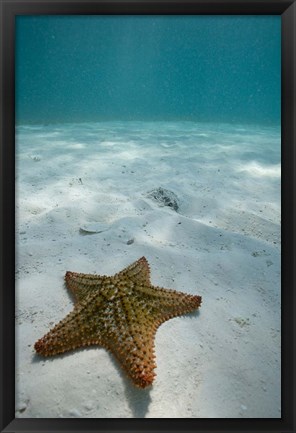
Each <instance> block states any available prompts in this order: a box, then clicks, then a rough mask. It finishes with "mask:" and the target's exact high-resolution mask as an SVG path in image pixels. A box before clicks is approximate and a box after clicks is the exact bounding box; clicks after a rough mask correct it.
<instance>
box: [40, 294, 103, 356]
mask: <svg viewBox="0 0 296 433" xmlns="http://www.w3.org/2000/svg"><path fill="white" fill-rule="evenodd" d="M92 298H94V296H92ZM92 300H93V301H94V303H93V308H92V309H87V303H86V302H81V303H79V304H76V305H75V307H74V310H73V311H71V312H70V313H69V314H68V315H67V316H66V317H65V318H64V319H63V320H61V321H60V322H59V323H57V324H56V325H55V326H54V328H52V329H51V330H50V331H49V332H48V333H47V334H45V335H44V336H43V337H42V338H40V339H39V340H38V341H37V342H36V343H35V345H34V348H35V350H36V352H37V353H38V354H40V355H43V356H52V355H57V354H59V353H63V352H67V351H69V350H72V349H76V348H78V347H82V346H89V345H91V344H100V336H99V334H98V333H97V332H96V326H95V325H96V324H95V323H94V321H93V320H92V315H93V310H94V307H95V308H98V307H100V305H101V304H102V302H103V298H102V297H100V298H99V297H98V296H95V299H92Z"/></svg>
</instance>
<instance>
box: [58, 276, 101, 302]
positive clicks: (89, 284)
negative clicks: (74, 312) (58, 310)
mask: <svg viewBox="0 0 296 433" xmlns="http://www.w3.org/2000/svg"><path fill="white" fill-rule="evenodd" d="M108 278H109V277H106V276H104V275H103V276H99V275H93V274H81V273H78V272H70V271H67V272H66V274H65V282H66V286H67V288H68V289H69V290H70V291H71V292H72V294H73V295H74V299H75V302H80V301H82V300H83V299H85V298H86V297H87V295H89V294H91V293H93V292H94V291H95V290H98V289H99V288H100V287H102V286H103V284H104V283H105V282H106V280H108Z"/></svg>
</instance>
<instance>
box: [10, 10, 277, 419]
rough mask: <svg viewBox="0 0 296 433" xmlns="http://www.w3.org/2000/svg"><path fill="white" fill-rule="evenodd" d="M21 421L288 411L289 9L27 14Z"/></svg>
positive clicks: (20, 43) (20, 217) (19, 25)
mask: <svg viewBox="0 0 296 433" xmlns="http://www.w3.org/2000/svg"><path fill="white" fill-rule="evenodd" d="M15 31H16V34H15V36H16V39H15V95H16V96H15V143H16V148H15V172H16V180H15V185H16V187H15V188H16V189H15V194H16V195H15V197H16V242H15V248H16V269H15V282H16V283H15V284H16V321H15V327H16V328H15V335H16V360H15V387H16V388H15V393H16V402H15V416H16V418H281V18H280V16H277V15H274V16H273V15H258V16H257V15H256V16H255V15H245V16H243V15H81V16H80V15H39V16H33V15H27V16H26V15H22V16H21V15H20V16H17V18H16V21H15Z"/></svg>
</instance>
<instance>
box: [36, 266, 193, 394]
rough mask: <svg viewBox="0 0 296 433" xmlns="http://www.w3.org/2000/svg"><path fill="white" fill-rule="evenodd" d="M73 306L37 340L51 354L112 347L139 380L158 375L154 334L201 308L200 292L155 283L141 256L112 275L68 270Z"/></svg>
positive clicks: (42, 350) (38, 349)
mask: <svg viewBox="0 0 296 433" xmlns="http://www.w3.org/2000/svg"><path fill="white" fill-rule="evenodd" d="M65 280H66V285H67V287H68V288H69V289H70V290H71V291H72V293H73V294H74V297H75V301H76V302H75V306H74V310H73V311H72V312H71V313H69V314H68V315H67V316H66V317H65V318H64V319H63V320H61V321H60V322H59V323H58V324H57V325H56V326H55V327H54V328H53V329H51V330H50V331H49V332H48V333H47V334H46V335H45V336H44V337H42V338H41V339H40V340H38V341H37V342H36V343H35V346H34V347H35V350H36V352H37V353H39V354H40V355H44V356H51V355H56V354H58V353H62V352H66V351H68V350H72V349H75V348H78V347H81V346H90V345H94V344H95V345H100V346H104V347H105V348H106V349H109V350H110V351H111V352H112V353H113V354H114V355H115V356H116V358H117V359H118V360H119V362H120V364H121V365H122V367H123V368H124V369H125V371H126V372H127V374H128V375H129V376H130V377H131V379H132V380H133V382H134V383H135V385H137V386H139V387H141V388H145V387H146V386H148V385H150V384H152V382H153V379H154V377H155V375H156V374H155V373H154V369H155V367H156V364H155V355H154V340H155V333H156V330H157V328H158V327H159V325H161V323H163V322H165V321H166V320H168V319H171V318H172V317H176V316H180V315H182V314H185V313H188V312H190V311H193V310H195V309H197V308H198V307H199V306H200V304H201V297H200V296H197V295H188V294H186V293H182V292H177V291H175V290H169V289H163V288H160V287H156V286H153V285H152V284H151V282H150V270H149V265H148V262H147V260H146V258H145V257H142V258H140V259H139V260H138V261H136V262H134V263H133V264H131V265H130V266H128V267H127V268H125V269H123V270H122V271H121V272H119V273H117V274H115V275H114V276H112V277H108V276H100V275H91V274H79V273H75V272H66V275H65Z"/></svg>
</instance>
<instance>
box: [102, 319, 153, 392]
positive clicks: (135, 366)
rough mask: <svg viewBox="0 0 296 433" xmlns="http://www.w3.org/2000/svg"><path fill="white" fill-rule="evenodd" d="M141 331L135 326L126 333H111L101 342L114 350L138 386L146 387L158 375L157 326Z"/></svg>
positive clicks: (111, 350) (121, 364)
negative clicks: (156, 371)
mask: <svg viewBox="0 0 296 433" xmlns="http://www.w3.org/2000/svg"><path fill="white" fill-rule="evenodd" d="M141 331H142V330H141V328H138V329H137V328H135V329H134V330H133V332H132V333H128V332H127V333H126V334H125V335H122V334H121V335H120V336H118V335H116V336H114V335H113V336H112V335H109V337H110V338H109V339H108V340H106V339H104V340H103V341H102V343H101V344H102V345H103V346H104V347H105V348H106V349H108V350H110V352H112V354H113V355H114V356H115V358H116V359H117V360H118V362H119V364H120V366H121V367H122V368H123V369H124V371H125V372H126V374H127V375H128V376H129V377H130V378H131V379H132V381H133V383H134V384H135V385H136V386H138V387H140V388H146V387H147V386H149V385H151V384H152V382H153V380H154V377H155V376H156V373H155V372H154V369H155V368H156V363H155V354H154V338H155V332H156V327H155V329H153V328H151V329H150V330H149V331H148V332H147V330H145V332H144V333H143V332H141Z"/></svg>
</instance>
